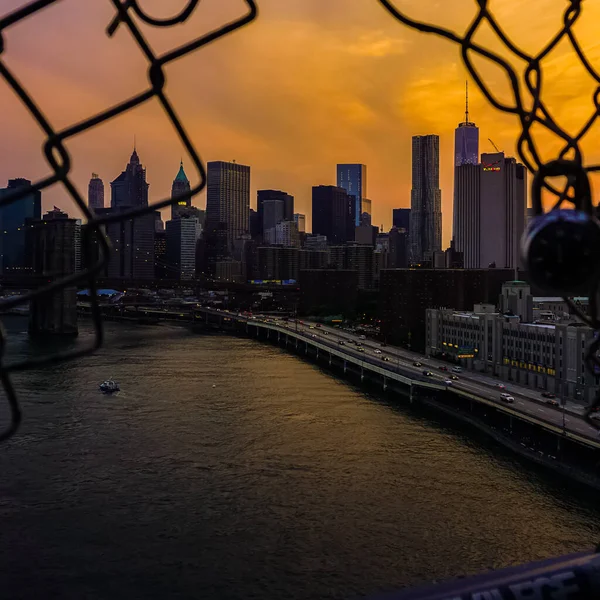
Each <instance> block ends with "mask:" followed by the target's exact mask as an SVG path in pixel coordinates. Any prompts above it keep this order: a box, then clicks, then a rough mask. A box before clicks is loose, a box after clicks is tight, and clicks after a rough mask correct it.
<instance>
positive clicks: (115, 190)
mask: <svg viewBox="0 0 600 600" xmlns="http://www.w3.org/2000/svg"><path fill="white" fill-rule="evenodd" d="M110 187H111V208H110V211H111V212H114V213H119V212H124V211H128V210H131V209H135V208H139V207H142V206H148V188H149V187H150V186H149V184H148V183H147V182H146V169H144V167H143V166H142V164H141V163H140V159H139V156H138V154H137V151H136V149H135V148H134V149H133V153H132V154H131V158H130V159H129V163H128V164H127V166H126V167H125V170H124V171H123V172H122V173H121V174H120V175H119V176H118V177H117V178H116V179H115V180H114V181H112V182H111V184H110ZM154 221H155V216H154V214H153V213H148V214H147V215H143V216H141V217H136V218H135V219H128V220H126V221H118V222H116V223H109V224H108V226H107V228H106V231H107V234H108V237H109V238H110V240H111V243H112V245H113V252H112V254H111V258H110V262H109V265H108V276H109V277H114V278H122V279H126V280H130V279H153V278H154V231H155V227H156V226H155V223H154Z"/></svg>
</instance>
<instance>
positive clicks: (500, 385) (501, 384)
mask: <svg viewBox="0 0 600 600" xmlns="http://www.w3.org/2000/svg"><path fill="white" fill-rule="evenodd" d="M496 387H497V388H498V389H499V390H505V389H506V386H505V385H504V384H503V383H497V384H496Z"/></svg>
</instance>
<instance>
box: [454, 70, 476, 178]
mask: <svg viewBox="0 0 600 600" xmlns="http://www.w3.org/2000/svg"><path fill="white" fill-rule="evenodd" d="M465 92H466V95H465V120H464V121H463V122H462V123H459V124H458V127H457V128H456V129H455V130H454V166H455V167H460V166H461V165H476V164H477V163H478V162H479V128H478V127H477V125H475V123H473V122H471V121H469V83H468V82H467V84H466V89H465Z"/></svg>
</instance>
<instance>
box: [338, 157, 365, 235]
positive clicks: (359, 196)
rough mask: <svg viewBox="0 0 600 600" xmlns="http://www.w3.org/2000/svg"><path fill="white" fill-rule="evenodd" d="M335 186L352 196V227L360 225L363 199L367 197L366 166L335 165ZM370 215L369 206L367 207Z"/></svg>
mask: <svg viewBox="0 0 600 600" xmlns="http://www.w3.org/2000/svg"><path fill="white" fill-rule="evenodd" d="M337 186H338V187H340V188H344V189H345V190H346V192H347V193H348V195H349V196H354V211H353V212H354V226H355V227H358V226H359V225H360V221H361V217H362V214H363V212H364V211H363V199H365V198H366V197H367V166H366V165H360V164H344V165H337ZM368 209H369V210H368V213H369V214H371V212H370V211H371V204H370V203H369V206H368Z"/></svg>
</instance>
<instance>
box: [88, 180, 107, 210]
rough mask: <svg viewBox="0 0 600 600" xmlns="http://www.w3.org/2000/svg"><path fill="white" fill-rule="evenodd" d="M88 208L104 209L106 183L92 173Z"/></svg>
mask: <svg viewBox="0 0 600 600" xmlns="http://www.w3.org/2000/svg"><path fill="white" fill-rule="evenodd" d="M88 206H89V207H90V208H91V209H93V210H98V209H99V208H104V182H103V181H102V179H100V177H98V174H97V173H92V178H91V179H90V183H89V185H88Z"/></svg>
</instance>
